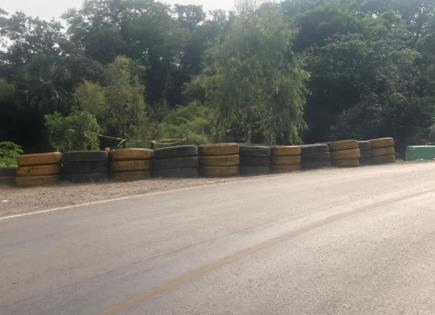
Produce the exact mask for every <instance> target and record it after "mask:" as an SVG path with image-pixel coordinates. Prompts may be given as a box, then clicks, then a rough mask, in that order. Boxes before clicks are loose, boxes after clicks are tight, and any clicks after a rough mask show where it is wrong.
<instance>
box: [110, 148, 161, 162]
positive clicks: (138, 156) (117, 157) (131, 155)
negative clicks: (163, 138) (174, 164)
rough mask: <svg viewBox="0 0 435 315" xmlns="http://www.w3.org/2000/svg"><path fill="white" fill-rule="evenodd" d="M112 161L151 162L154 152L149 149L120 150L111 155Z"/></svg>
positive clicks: (112, 152)
mask: <svg viewBox="0 0 435 315" xmlns="http://www.w3.org/2000/svg"><path fill="white" fill-rule="evenodd" d="M109 156H110V160H112V161H131V160H150V159H151V158H152V157H153V150H148V149H119V150H115V151H111V152H110V153H109Z"/></svg>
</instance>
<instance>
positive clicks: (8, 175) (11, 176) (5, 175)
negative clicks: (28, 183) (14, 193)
mask: <svg viewBox="0 0 435 315" xmlns="http://www.w3.org/2000/svg"><path fill="white" fill-rule="evenodd" d="M16 171H17V168H16V167H2V168H0V186H3V185H7V186H11V185H14V184H15V176H16Z"/></svg>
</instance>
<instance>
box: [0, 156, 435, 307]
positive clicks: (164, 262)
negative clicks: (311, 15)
mask: <svg viewBox="0 0 435 315" xmlns="http://www.w3.org/2000/svg"><path fill="white" fill-rule="evenodd" d="M0 314H2V315H7V314H13V315H16V314H44V315H49V314H56V315H58V314H435V163H423V164H405V165H394V166H382V167H368V168H360V169H355V170H323V171H315V172H307V173H299V174H291V175H279V176H270V177H261V178H253V179H245V180H241V181H238V182H233V183H225V184H219V185H215V186H206V187H200V188H193V189H190V190H184V191H174V192H166V193H162V194H154V195H148V196H144V197H136V198H132V199H127V200H122V201H114V202H108V203H104V204H97V205H87V206H83V207H78V208H74V209H67V210H60V211H54V212H50V213H46V214H34V215H30V216H25V217H19V218H9V219H8V218H6V219H0Z"/></svg>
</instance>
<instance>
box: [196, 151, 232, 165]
mask: <svg viewBox="0 0 435 315" xmlns="http://www.w3.org/2000/svg"><path fill="white" fill-rule="evenodd" d="M199 165H200V166H201V167H214V166H219V167H222V166H239V165H240V155H238V154H236V155H221V156H200V157H199Z"/></svg>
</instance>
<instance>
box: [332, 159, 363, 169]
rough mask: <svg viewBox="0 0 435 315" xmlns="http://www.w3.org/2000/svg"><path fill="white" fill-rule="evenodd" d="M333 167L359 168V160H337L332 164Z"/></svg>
mask: <svg viewBox="0 0 435 315" xmlns="http://www.w3.org/2000/svg"><path fill="white" fill-rule="evenodd" d="M334 165H335V166H336V167H341V168H344V167H360V166H361V164H360V161H359V159H347V160H337V161H335V162H334Z"/></svg>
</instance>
